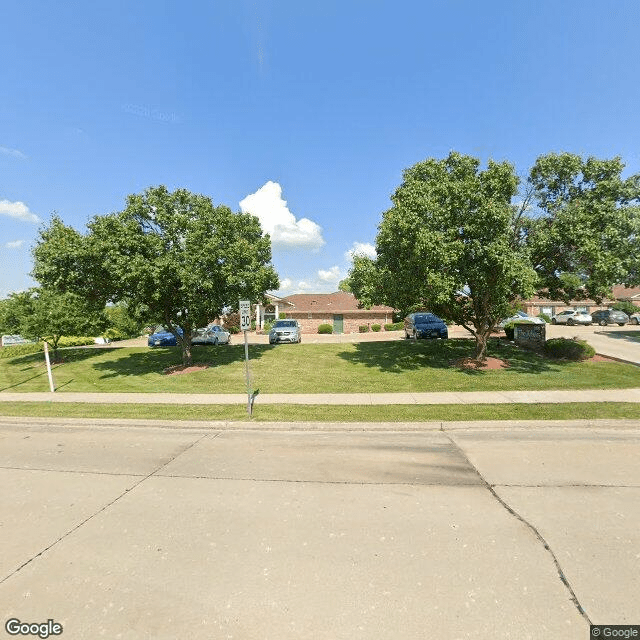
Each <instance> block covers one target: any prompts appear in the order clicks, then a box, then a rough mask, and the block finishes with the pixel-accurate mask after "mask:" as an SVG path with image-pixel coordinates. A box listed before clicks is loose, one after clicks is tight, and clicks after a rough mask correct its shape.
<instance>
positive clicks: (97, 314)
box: [0, 287, 107, 359]
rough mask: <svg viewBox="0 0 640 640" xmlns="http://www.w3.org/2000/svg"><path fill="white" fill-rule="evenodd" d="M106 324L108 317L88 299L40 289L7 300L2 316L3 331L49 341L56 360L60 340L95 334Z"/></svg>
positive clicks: (0, 322)
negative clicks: (66, 337)
mask: <svg viewBox="0 0 640 640" xmlns="http://www.w3.org/2000/svg"><path fill="white" fill-rule="evenodd" d="M106 324H107V321H106V317H105V316H104V314H103V313H102V312H101V311H100V310H99V309H98V308H96V307H95V306H94V305H93V304H92V303H91V302H90V301H88V300H87V299H86V298H85V297H83V296H79V295H77V294H74V293H71V292H66V293H62V292H60V291H58V290H55V289H46V288H38V287H35V288H32V289H29V290H27V291H22V292H20V293H13V294H11V295H10V296H9V298H7V299H6V300H4V301H3V304H2V313H0V330H1V331H2V332H7V333H18V334H20V335H21V336H23V337H24V338H29V339H33V340H46V341H47V342H48V343H50V344H51V347H52V348H53V352H54V354H53V357H54V359H55V358H57V350H58V343H59V342H60V338H62V337H63V336H78V335H79V336H83V335H95V334H97V333H100V332H101V331H102V330H103V329H104V328H105V326H106Z"/></svg>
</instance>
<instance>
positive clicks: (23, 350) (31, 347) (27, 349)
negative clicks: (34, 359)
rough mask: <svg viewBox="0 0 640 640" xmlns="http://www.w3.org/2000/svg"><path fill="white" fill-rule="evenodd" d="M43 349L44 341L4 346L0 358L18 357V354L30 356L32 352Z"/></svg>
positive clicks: (0, 351)
mask: <svg viewBox="0 0 640 640" xmlns="http://www.w3.org/2000/svg"><path fill="white" fill-rule="evenodd" d="M43 350H44V343H43V342H31V343H27V344H16V345H14V346H11V347H2V349H0V358H17V357H18V356H28V355H31V354H32V353H38V351H43Z"/></svg>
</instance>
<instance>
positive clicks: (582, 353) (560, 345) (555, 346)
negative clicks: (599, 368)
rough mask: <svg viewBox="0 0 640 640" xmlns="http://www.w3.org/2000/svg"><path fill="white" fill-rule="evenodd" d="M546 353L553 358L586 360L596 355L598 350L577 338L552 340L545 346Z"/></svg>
mask: <svg viewBox="0 0 640 640" xmlns="http://www.w3.org/2000/svg"><path fill="white" fill-rule="evenodd" d="M544 352H545V354H546V355H547V356H549V357H551V358H564V359H566V360H586V359H587V358H592V357H593V356H594V355H595V354H596V350H595V349H594V348H593V347H592V346H591V345H589V344H587V342H586V341H585V340H578V339H577V338H552V339H551V340H547V341H546V342H545V345H544Z"/></svg>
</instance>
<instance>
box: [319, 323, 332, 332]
mask: <svg viewBox="0 0 640 640" xmlns="http://www.w3.org/2000/svg"><path fill="white" fill-rule="evenodd" d="M318 333H333V327H332V326H331V325H330V324H321V325H319V326H318Z"/></svg>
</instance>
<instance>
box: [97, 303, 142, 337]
mask: <svg viewBox="0 0 640 640" xmlns="http://www.w3.org/2000/svg"><path fill="white" fill-rule="evenodd" d="M105 314H106V316H107V319H108V322H109V326H108V327H107V331H106V336H107V337H108V338H110V339H115V340H121V339H124V338H135V337H137V336H139V335H140V334H141V333H142V330H143V329H144V326H145V324H146V322H144V321H142V320H136V318H135V316H136V315H138V316H139V315H140V314H135V313H133V314H132V313H130V311H129V309H128V308H127V306H126V305H125V304H124V303H122V302H120V303H118V304H114V305H107V308H106V309H105Z"/></svg>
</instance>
